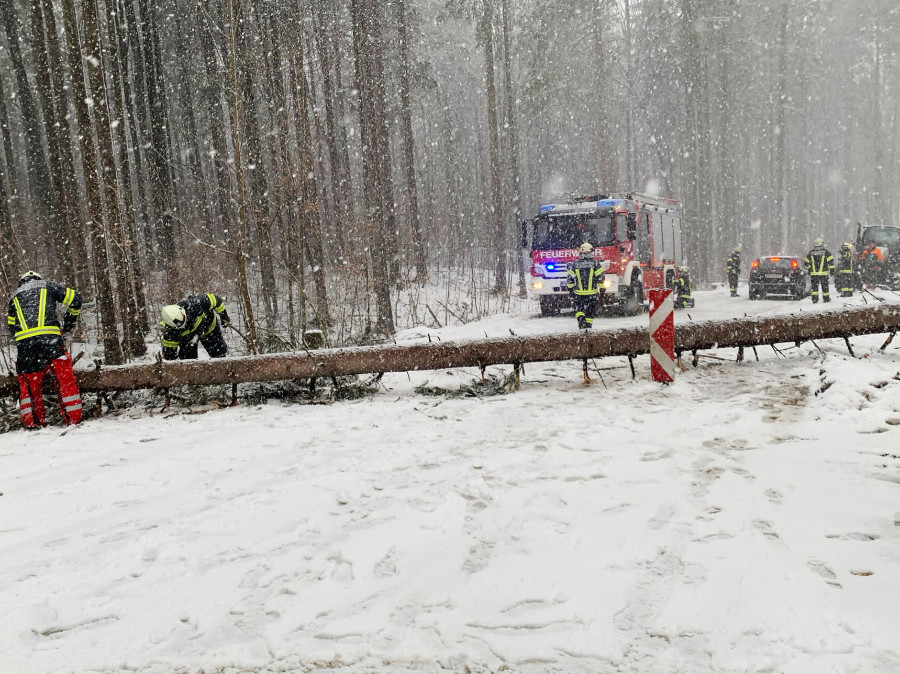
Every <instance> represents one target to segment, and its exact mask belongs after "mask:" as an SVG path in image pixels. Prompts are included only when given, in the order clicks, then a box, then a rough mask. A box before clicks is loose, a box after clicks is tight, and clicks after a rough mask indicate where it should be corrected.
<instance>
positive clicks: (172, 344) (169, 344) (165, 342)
mask: <svg viewBox="0 0 900 674" xmlns="http://www.w3.org/2000/svg"><path fill="white" fill-rule="evenodd" d="M162 345H163V346H165V347H169V348H172V349H174V348H175V347H177V346H178V342H173V341H172V340H170V339H164V340H163V341H162Z"/></svg>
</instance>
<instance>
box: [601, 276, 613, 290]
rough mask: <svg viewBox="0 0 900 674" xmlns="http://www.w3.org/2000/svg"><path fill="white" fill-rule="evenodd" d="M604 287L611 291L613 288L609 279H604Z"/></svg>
mask: <svg viewBox="0 0 900 674" xmlns="http://www.w3.org/2000/svg"><path fill="white" fill-rule="evenodd" d="M603 287H604V288H606V289H607V290H609V289H610V288H612V281H611V280H610V279H608V278H605V279H603Z"/></svg>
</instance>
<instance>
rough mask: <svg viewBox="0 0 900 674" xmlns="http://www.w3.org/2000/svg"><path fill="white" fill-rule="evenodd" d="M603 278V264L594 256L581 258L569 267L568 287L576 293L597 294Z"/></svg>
mask: <svg viewBox="0 0 900 674" xmlns="http://www.w3.org/2000/svg"><path fill="white" fill-rule="evenodd" d="M602 278H603V266H602V265H601V264H600V263H599V262H597V260H595V259H593V258H587V259H580V260H578V261H577V262H574V263H573V264H572V266H571V267H569V275H568V278H567V279H566V288H568V289H569V290H570V291H571V292H573V293H575V294H576V295H597V294H598V293H599V292H600V283H601V279H602Z"/></svg>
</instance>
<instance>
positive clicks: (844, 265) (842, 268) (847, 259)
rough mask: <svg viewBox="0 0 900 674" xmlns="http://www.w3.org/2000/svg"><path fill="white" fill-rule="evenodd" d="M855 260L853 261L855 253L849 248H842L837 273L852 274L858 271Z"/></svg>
mask: <svg viewBox="0 0 900 674" xmlns="http://www.w3.org/2000/svg"><path fill="white" fill-rule="evenodd" d="M855 262H856V261H855V260H854V259H853V251H852V250H850V249H849V248H846V249H845V248H842V249H841V253H840V257H838V265H837V273H838V274H852V273H853V272H854V271H856V269H855V268H854V267H855Z"/></svg>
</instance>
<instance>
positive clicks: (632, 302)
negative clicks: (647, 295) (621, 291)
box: [619, 278, 644, 316]
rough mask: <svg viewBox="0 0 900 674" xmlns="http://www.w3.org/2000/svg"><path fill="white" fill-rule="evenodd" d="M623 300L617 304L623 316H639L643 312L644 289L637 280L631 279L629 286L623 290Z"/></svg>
mask: <svg viewBox="0 0 900 674" xmlns="http://www.w3.org/2000/svg"><path fill="white" fill-rule="evenodd" d="M625 293H626V294H625V299H623V300H622V301H621V302H620V303H619V309H620V310H621V312H622V315H623V316H639V315H640V314H642V313H643V312H644V287H643V285H641V282H640V280H639V279H637V278H632V279H631V285H630V286H629V287H628V288H627V289H626V290H625Z"/></svg>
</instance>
